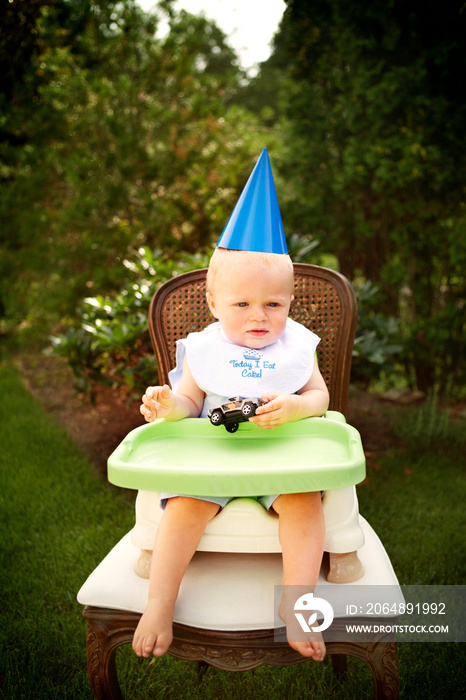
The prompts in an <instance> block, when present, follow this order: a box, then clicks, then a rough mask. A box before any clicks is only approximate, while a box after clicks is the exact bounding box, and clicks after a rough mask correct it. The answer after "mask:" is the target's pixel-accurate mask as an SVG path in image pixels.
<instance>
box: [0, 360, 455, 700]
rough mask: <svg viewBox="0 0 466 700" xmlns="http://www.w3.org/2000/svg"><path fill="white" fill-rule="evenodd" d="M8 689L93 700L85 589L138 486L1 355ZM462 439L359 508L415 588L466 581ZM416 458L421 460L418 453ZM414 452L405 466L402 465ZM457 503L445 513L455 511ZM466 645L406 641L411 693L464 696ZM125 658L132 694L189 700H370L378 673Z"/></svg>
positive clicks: (381, 476) (383, 481)
mask: <svg viewBox="0 0 466 700" xmlns="http://www.w3.org/2000/svg"><path fill="white" fill-rule="evenodd" d="M0 396H1V400H0V436H1V450H0V528H1V529H0V542H1V552H0V591H1V602H2V606H1V619H0V697H1V698H8V699H11V700H20V699H22V698H24V699H26V700H29V698H31V699H32V698H34V699H39V700H54V699H57V700H58V699H59V700H77V699H80V698H83V699H84V698H85V699H91V698H93V695H92V693H91V690H90V687H89V684H88V680H87V673H86V659H85V624H84V621H83V620H82V617H81V606H80V605H79V604H78V603H77V602H76V593H77V591H78V590H79V588H80V586H81V584H82V583H83V581H84V580H85V578H86V577H87V575H88V574H89V573H90V571H92V569H93V568H94V567H95V566H96V564H97V563H98V562H99V561H100V560H101V558H102V557H103V556H104V555H105V554H106V553H107V552H108V550H109V549H110V548H111V547H112V546H113V545H114V544H115V543H116V542H117V541H118V539H119V538H120V537H121V536H122V535H123V534H124V533H125V532H127V531H128V530H129V529H130V528H131V527H132V524H133V506H132V501H131V499H130V498H129V497H128V494H127V493H124V492H122V491H120V490H118V489H115V488H113V487H111V486H110V485H108V484H107V482H106V481H105V479H104V478H103V477H101V476H99V475H97V474H96V473H95V472H94V471H93V469H92V467H91V465H90V464H89V462H88V460H87V458H86V457H85V456H84V455H83V454H82V453H81V452H80V451H79V450H78V449H77V448H76V446H75V445H74V444H73V442H72V441H71V439H70V438H69V437H68V435H67V434H66V433H65V432H64V430H63V429H61V428H60V427H59V426H57V424H56V422H55V421H54V420H53V419H52V418H51V417H50V416H48V415H46V414H44V413H43V411H42V409H41V408H40V406H39V404H38V403H37V402H36V401H35V400H34V399H32V397H31V396H30V394H29V393H28V392H27V391H26V390H25V388H24V386H23V384H22V382H21V377H20V376H19V374H18V372H17V371H16V370H15V369H14V368H13V367H12V365H11V364H10V363H8V362H2V363H0ZM462 448H464V444H463V445H462V446H461V445H459V446H458V447H455V445H454V444H453V443H452V444H450V446H449V448H448V449H447V450H446V449H443V450H438V451H437V454H436V455H434V456H432V454H430V453H429V452H427V453H426V452H425V453H423V454H421V455H418V456H417V457H416V458H414V457H413V455H412V454H411V455H410V456H409V465H407V462H406V459H407V456H406V455H404V456H402V457H401V458H400V455H399V454H393V455H388V456H387V457H386V458H385V459H384V460H383V461H382V462H381V465H380V471H378V472H377V473H374V474H372V475H371V477H370V479H369V480H368V482H367V483H366V484H364V485H363V486H361V488H360V504H361V511H362V512H363V513H364V515H365V516H366V517H367V518H368V519H369V520H370V522H371V523H372V524H373V526H374V527H375V529H376V530H377V531H378V532H379V534H380V535H381V537H382V539H383V541H384V543H385V544H386V547H387V550H388V552H389V554H390V556H391V557H392V561H393V563H394V566H395V569H396V570H397V573H398V575H399V576H400V580H402V581H403V582H404V583H464V553H465V552H464V502H465V498H466V491H465V479H464V472H463V467H462V463H461V459H462V458H461V456H460V455H462V454H463V452H464V450H463V449H462ZM416 459H417V461H416ZM404 460H405V461H404ZM447 506H448V510H446V508H447ZM464 662H465V655H464V645H455V644H443V645H442V644H405V645H402V646H400V665H401V676H402V697H404V698H406V699H407V700H417V699H419V700H421V699H422V700H428V699H432V700H434V699H435V700H441V699H442V698H445V699H446V698H448V699H450V698H452V699H456V698H460V697H465V696H466V688H465V681H464V677H465V675H466V674H465V673H464V672H465V665H464ZM118 666H119V669H120V676H121V681H122V686H123V688H126V690H127V697H128V698H134V699H135V700H137V699H138V698H141V699H142V698H149V697H151V698H160V699H163V700H171V699H172V698H173V699H175V698H176V699H177V700H184V699H188V698H189V699H194V698H200V699H202V700H204V699H206V700H207V699H209V698H221V699H223V698H226V699H231V700H236V699H242V698H245V699H246V698H248V699H249V698H250V697H255V698H257V699H258V700H262V699H264V700H265V699H267V700H282V698H285V697H286V698H290V699H293V698H296V700H297V699H298V698H299V699H301V698H303V697H306V696H307V695H308V694H309V697H313V698H316V699H317V700H319V699H321V700H323V699H324V698H330V699H331V700H332V699H333V700H345V699H346V698H349V699H353V698H355V699H357V700H360V699H361V700H362V699H363V698H370V697H371V694H372V688H371V680H370V674H369V673H368V671H367V670H366V668H365V667H364V666H363V665H362V664H360V663H358V662H356V661H354V662H353V661H350V664H349V669H350V674H349V676H348V677H347V679H346V680H345V681H343V680H340V679H338V678H336V677H335V676H334V675H333V672H332V668H331V664H330V662H326V663H325V664H324V665H319V666H318V665H317V664H311V663H307V664H301V665H299V666H296V667H291V668H287V669H275V668H271V667H263V668H260V669H257V670H256V671H254V672H247V673H242V674H229V673H227V672H222V671H217V670H215V669H210V670H209V671H208V672H207V674H206V675H205V676H204V678H203V680H202V682H201V683H200V684H199V682H198V679H197V676H196V668H195V665H194V664H189V663H184V662H179V661H176V660H174V659H172V658H170V657H168V656H167V657H165V658H164V659H162V660H160V661H157V662H156V663H155V664H152V665H149V664H148V663H147V662H145V661H144V660H139V659H136V658H135V657H134V655H133V654H132V653H131V651H130V649H129V648H125V649H124V650H122V651H121V653H120V654H119V661H118Z"/></svg>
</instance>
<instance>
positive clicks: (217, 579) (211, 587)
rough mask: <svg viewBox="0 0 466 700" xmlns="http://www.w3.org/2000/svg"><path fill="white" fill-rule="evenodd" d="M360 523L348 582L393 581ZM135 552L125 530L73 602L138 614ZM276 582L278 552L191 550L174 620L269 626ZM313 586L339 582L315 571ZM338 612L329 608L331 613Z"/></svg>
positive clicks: (142, 601) (143, 596) (143, 598)
mask: <svg viewBox="0 0 466 700" xmlns="http://www.w3.org/2000/svg"><path fill="white" fill-rule="evenodd" d="M361 527H362V530H363V532H364V535H365V544H364V546H363V547H362V548H361V549H360V550H359V552H358V555H359V558H360V560H361V562H362V564H363V566H364V568H365V574H364V576H363V577H362V578H361V579H359V581H357V582H356V583H352V584H350V585H351V586H367V585H386V586H398V581H397V578H396V575H395V572H394V571H393V567H392V565H391V563H390V560H389V558H388V555H387V553H386V552H385V549H384V547H383V545H382V543H381V542H380V540H379V538H378V537H377V535H376V534H375V532H374V530H373V529H372V528H371V527H370V525H369V524H368V523H367V521H365V520H364V518H361ZM139 553H140V551H139V549H138V548H137V547H135V546H134V545H133V544H132V543H131V532H129V533H128V534H127V535H125V537H123V539H122V540H120V542H119V543H118V544H117V545H116V546H115V547H114V548H113V549H112V550H111V552H110V553H109V554H108V555H107V556H106V557H105V559H103V561H102V562H101V563H100V564H99V566H98V567H97V568H96V569H95V570H94V571H93V572H92V574H91V575H90V576H89V578H88V579H87V581H86V582H85V583H84V585H83V586H82V588H81V590H80V591H79V593H78V601H79V603H81V604H82V605H92V606H97V607H104V608H113V609H116V610H129V611H132V612H141V613H142V612H143V611H144V609H145V606H146V602H147V595H148V588H149V581H148V580H147V579H143V578H140V577H139V576H137V575H136V574H135V573H134V565H135V563H136V560H137V558H138V556H139ZM281 583H282V564H281V555H280V554H230V553H223V552H196V554H195V555H194V557H193V559H192V561H191V563H190V565H189V567H188V570H187V572H186V574H185V577H184V579H183V583H182V586H181V589H180V594H179V596H178V600H177V604H176V608H175V615H174V619H175V621H176V622H180V623H182V624H185V625H189V626H193V627H199V628H203V629H216V630H250V629H271V628H273V627H274V626H277V625H278V624H279V623H277V622H275V620H276V610H275V607H276V603H275V601H274V590H275V589H274V586H279V585H281ZM318 585H325V586H338V587H342V586H344V585H345V584H329V583H327V582H326V581H325V579H324V577H323V575H322V573H321V575H320V577H319V581H318ZM316 593H317V591H316ZM400 596H401V591H400ZM343 612H344V611H343V610H342V611H337V610H335V614H336V616H338V615H339V614H340V615H343Z"/></svg>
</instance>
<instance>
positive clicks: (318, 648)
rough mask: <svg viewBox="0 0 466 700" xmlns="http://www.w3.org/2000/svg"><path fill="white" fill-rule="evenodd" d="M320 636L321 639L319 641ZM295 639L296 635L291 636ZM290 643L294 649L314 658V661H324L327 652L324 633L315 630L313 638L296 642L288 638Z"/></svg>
mask: <svg viewBox="0 0 466 700" xmlns="http://www.w3.org/2000/svg"><path fill="white" fill-rule="evenodd" d="M287 630H288V628H287ZM287 634H288V631H287ZM309 637H311V635H309ZM318 638H320V641H318ZM293 639H294V636H292V637H291V640H293ZM288 644H289V645H290V647H291V648H292V649H296V651H299V653H300V654H301V655H302V656H309V657H310V658H312V659H314V661H323V660H324V658H325V654H326V653H327V650H326V648H325V643H324V641H323V639H322V635H321V634H319V633H318V632H314V633H313V634H312V639H311V638H309V639H307V640H306V641H301V642H294V641H290V639H288Z"/></svg>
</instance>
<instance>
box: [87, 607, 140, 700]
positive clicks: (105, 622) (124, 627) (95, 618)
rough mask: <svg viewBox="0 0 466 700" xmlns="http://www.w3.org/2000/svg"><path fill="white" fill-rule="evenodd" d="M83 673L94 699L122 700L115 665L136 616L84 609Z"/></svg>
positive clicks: (134, 625)
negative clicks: (84, 654)
mask: <svg viewBox="0 0 466 700" xmlns="http://www.w3.org/2000/svg"><path fill="white" fill-rule="evenodd" d="M83 617H85V618H86V619H87V621H88V626H87V630H86V637H87V643H86V647H87V671H88V675H89V681H90V683H91V686H92V690H93V691H94V694H95V696H96V698H97V700H123V695H122V693H121V689H120V684H119V682H118V675H117V670H116V663H115V654H116V650H117V649H118V647H120V646H122V645H123V644H129V643H130V642H131V641H132V639H133V634H134V630H135V629H136V626H137V623H138V621H139V618H140V617H141V616H140V615H138V614H136V613H128V612H118V613H116V611H115V610H107V609H105V608H93V607H86V608H84V611H83Z"/></svg>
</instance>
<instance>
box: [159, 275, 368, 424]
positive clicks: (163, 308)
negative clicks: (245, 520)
mask: <svg viewBox="0 0 466 700" xmlns="http://www.w3.org/2000/svg"><path fill="white" fill-rule="evenodd" d="M206 273H207V270H206V269H202V270H194V271H193V272H187V273H184V274H182V275H179V276H178V277H174V278H172V279H170V280H169V281H168V282H165V284H163V285H162V286H161V287H160V288H159V289H158V290H157V292H156V293H155V294H154V297H153V299H152V302H151V304H150V309H149V331H150V336H151V341H152V345H153V347H154V350H155V353H156V357H157V363H158V373H159V377H158V380H159V384H165V383H167V382H168V373H169V371H170V370H171V369H172V368H173V367H174V366H175V354H176V341H177V340H178V338H185V337H186V336H187V335H188V333H192V332H194V331H200V330H202V329H203V328H205V327H206V326H208V325H209V324H210V323H213V322H214V321H215V319H214V318H213V316H212V315H211V313H210V310H209V307H208V305H207V302H206V296H205V295H206V286H205V284H206ZM294 275H295V291H294V301H293V303H292V306H291V311H290V316H291V317H292V318H293V319H294V320H295V321H298V322H299V323H301V324H302V325H304V326H306V327H307V328H309V329H310V330H311V331H313V332H314V333H316V334H317V335H318V336H319V337H320V338H321V342H320V343H319V345H318V347H317V357H318V363H319V368H320V371H321V373H322V376H323V378H324V380H325V382H326V384H327V388H328V390H329V393H330V406H329V408H330V409H332V410H334V411H340V412H341V413H343V414H344V415H345V414H346V410H347V403H348V388H349V381H350V371H351V357H352V350H353V342H354V336H355V332H356V321H357V302H356V295H355V293H354V291H353V288H352V286H351V284H350V283H349V282H348V280H347V279H346V278H345V277H343V275H341V274H340V273H338V272H335V271H334V270H330V269H327V268H324V267H318V266H317V265H307V264H301V263H295V264H294Z"/></svg>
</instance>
